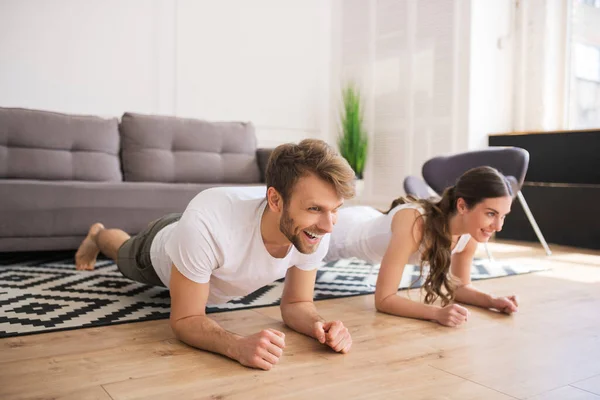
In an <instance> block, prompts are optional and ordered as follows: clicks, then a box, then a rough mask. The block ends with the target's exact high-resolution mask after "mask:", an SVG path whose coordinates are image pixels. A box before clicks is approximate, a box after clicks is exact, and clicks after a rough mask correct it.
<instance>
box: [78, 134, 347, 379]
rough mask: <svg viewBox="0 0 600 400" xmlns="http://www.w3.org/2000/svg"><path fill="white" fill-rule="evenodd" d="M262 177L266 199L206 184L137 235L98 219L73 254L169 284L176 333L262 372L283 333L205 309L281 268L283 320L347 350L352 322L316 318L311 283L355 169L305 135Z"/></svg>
mask: <svg viewBox="0 0 600 400" xmlns="http://www.w3.org/2000/svg"><path fill="white" fill-rule="evenodd" d="M265 175H266V184H267V195H266V199H265V198H264V195H263V196H257V195H256V189H250V188H215V189H209V190H205V191H203V192H201V193H200V194H198V195H197V196H196V197H195V198H194V199H193V200H192V201H191V202H190V203H189V205H188V206H187V208H186V210H185V212H184V213H183V214H181V215H175V214H171V215H168V216H166V217H163V218H161V219H158V220H156V221H153V222H151V223H150V224H149V225H148V227H147V228H146V230H144V231H143V232H141V233H140V234H138V235H137V236H134V237H130V236H129V235H128V234H127V233H125V232H123V231H121V230H119V229H105V228H104V226H103V225H102V224H100V223H96V224H94V225H92V227H91V228H90V231H89V233H88V236H87V237H86V238H85V240H84V241H83V242H82V244H81V246H80V247H79V250H78V251H77V254H76V255H75V259H76V265H77V269H93V268H94V264H95V261H96V257H97V255H98V253H99V252H102V253H103V254H105V255H106V256H108V257H110V258H112V259H113V260H115V261H116V262H117V265H118V267H119V269H120V271H121V272H122V273H123V275H125V276H127V277H129V278H131V279H134V280H136V281H139V282H142V283H146V284H151V285H164V286H166V287H168V288H169V289H170V293H171V317H170V323H171V327H172V329H173V331H174V332H175V335H176V336H177V338H178V339H179V340H181V341H183V342H185V343H187V344H189V345H191V346H194V347H197V348H200V349H203V350H208V351H211V352H215V353H219V354H222V355H225V356H227V357H230V358H232V359H234V360H237V361H238V362H240V363H241V364H242V365H245V366H248V367H253V368H261V369H264V370H269V369H271V368H272V367H273V365H275V364H276V363H277V362H278V361H279V358H280V357H281V355H282V351H283V348H284V346H285V338H284V334H283V333H282V332H279V331H277V330H274V329H268V330H263V331H261V332H258V333H256V334H254V335H251V336H247V337H242V336H239V335H236V334H233V333H230V332H227V331H226V330H224V329H223V328H222V327H220V326H219V325H218V324H217V323H216V322H215V321H213V320H212V319H210V318H208V317H207V316H206V313H205V308H206V304H207V303H209V304H215V303H224V302H227V301H229V300H231V299H233V298H236V297H240V296H244V295H246V294H248V293H251V292H253V291H254V290H256V289H258V288H260V287H262V286H264V285H267V284H269V283H272V282H273V281H275V280H277V279H280V278H282V277H284V276H285V285H284V290H283V296H282V299H281V306H280V307H281V315H282V318H283V321H284V322H285V324H286V325H287V326H289V327H290V328H292V329H294V330H295V331H297V332H300V333H303V334H305V335H308V336H311V337H313V338H316V339H317V340H318V341H319V342H321V343H324V344H326V345H328V346H329V347H331V348H332V349H333V350H334V351H336V352H341V353H347V352H348V351H349V350H350V347H351V346H352V338H351V337H350V334H349V333H348V329H347V328H345V327H344V325H343V323H342V322H340V321H329V322H328V321H325V320H324V319H323V318H321V317H320V316H319V314H318V313H317V310H316V308H315V305H314V303H313V290H314V282H315V277H316V269H317V267H318V266H319V264H320V262H321V260H322V259H323V257H324V256H325V254H326V253H327V249H328V246H329V233H330V232H331V231H332V229H333V225H334V224H335V222H336V219H337V210H338V209H339V208H340V207H341V206H342V204H343V202H344V199H349V198H351V197H353V196H354V188H353V181H354V172H353V171H352V169H351V168H350V166H349V165H348V163H347V162H346V160H344V159H343V158H342V157H340V156H339V155H338V154H337V153H335V152H334V151H333V150H332V149H331V148H330V147H329V146H328V145H327V144H326V143H325V142H323V141H320V140H314V139H307V140H303V141H302V142H300V143H299V144H298V145H295V144H285V145H281V146H279V147H277V148H276V149H275V150H274V151H273V153H272V155H271V157H270V159H269V163H268V165H267V169H266V174H265ZM253 191H254V193H252V192H253Z"/></svg>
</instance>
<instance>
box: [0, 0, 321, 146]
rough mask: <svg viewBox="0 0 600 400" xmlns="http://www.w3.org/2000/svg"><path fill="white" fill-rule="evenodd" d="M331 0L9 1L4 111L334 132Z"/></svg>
mask: <svg viewBox="0 0 600 400" xmlns="http://www.w3.org/2000/svg"><path fill="white" fill-rule="evenodd" d="M330 7H331V3H330V2H329V1H326V0H252V1H246V0H197V1H194V0H178V1H170V0H153V1H148V0H103V1H93V0H54V1H51V2H50V1H44V0H2V2H0V106H4V107H27V108H37V109H44V110H53V111H59V112H67V113H78V114H94V115H102V116H120V115H121V114H122V113H123V112H125V111H134V112H141V113H156V114H166V115H178V116H188V117H197V118H204V119H209V120H244V121H252V122H253V123H254V124H255V125H256V127H257V135H258V138H259V145H260V146H272V145H276V144H279V143H282V142H287V141H297V140H300V139H302V138H304V137H323V138H328V136H329V123H330V121H329V119H330V116H329V113H328V107H329V103H328V102H329V96H330V88H329V85H330V81H329V73H330V36H331V22H330V21H331V11H330Z"/></svg>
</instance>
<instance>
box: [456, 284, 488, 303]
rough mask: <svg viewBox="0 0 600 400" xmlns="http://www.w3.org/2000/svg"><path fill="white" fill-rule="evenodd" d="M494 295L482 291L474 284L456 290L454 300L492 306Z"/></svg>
mask: <svg viewBox="0 0 600 400" xmlns="http://www.w3.org/2000/svg"><path fill="white" fill-rule="evenodd" d="M492 298H493V297H492V295H490V294H488V293H485V292H482V291H480V290H478V289H477V288H475V287H474V286H471V285H470V284H469V285H464V286H461V287H459V288H458V289H457V290H456V291H455V292H454V300H456V301H458V302H460V303H466V304H471V305H474V306H478V307H483V308H491V307H492Z"/></svg>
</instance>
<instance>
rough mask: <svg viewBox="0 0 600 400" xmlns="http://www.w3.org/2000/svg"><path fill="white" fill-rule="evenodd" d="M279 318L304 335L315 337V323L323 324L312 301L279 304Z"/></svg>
mask: <svg viewBox="0 0 600 400" xmlns="http://www.w3.org/2000/svg"><path fill="white" fill-rule="evenodd" d="M280 308H281V317H282V318H283V322H284V323H285V324H286V325H287V326H289V327H290V328H292V329H293V330H295V331H296V332H300V333H302V334H304V335H307V336H310V337H313V338H314V337H315V332H314V324H315V322H319V321H321V322H325V320H324V319H323V318H322V317H321V316H320V315H319V313H317V308H316V307H315V304H314V303H313V302H312V301H300V302H297V303H285V304H281V307H280Z"/></svg>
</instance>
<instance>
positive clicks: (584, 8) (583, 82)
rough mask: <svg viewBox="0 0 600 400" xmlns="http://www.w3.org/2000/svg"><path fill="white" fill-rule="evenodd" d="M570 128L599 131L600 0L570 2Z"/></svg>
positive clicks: (575, 0) (574, 0)
mask: <svg viewBox="0 0 600 400" xmlns="http://www.w3.org/2000/svg"><path fill="white" fill-rule="evenodd" d="M572 4H573V8H572V16H571V38H570V45H571V74H570V75H571V76H570V93H569V110H570V113H569V127H570V128H571V129H585V128H599V127H600V0H573V3H572Z"/></svg>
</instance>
